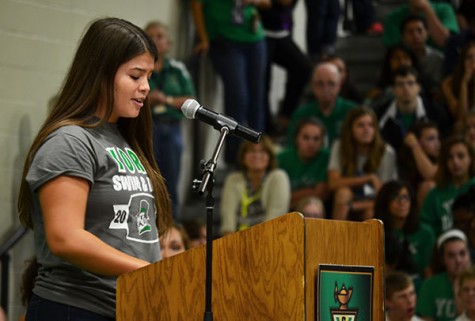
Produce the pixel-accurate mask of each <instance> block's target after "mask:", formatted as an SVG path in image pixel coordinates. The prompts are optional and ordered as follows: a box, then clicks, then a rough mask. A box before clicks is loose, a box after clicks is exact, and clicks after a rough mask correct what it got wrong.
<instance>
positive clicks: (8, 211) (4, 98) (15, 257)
mask: <svg viewBox="0 0 475 321" xmlns="http://www.w3.org/2000/svg"><path fill="white" fill-rule="evenodd" d="M183 2H184V1H181V0H134V1H131V0H130V1H125V0H99V1H90V0H0V44H1V45H0V111H1V114H0V148H1V150H2V152H1V153H0V175H1V177H2V180H1V182H2V184H1V185H0V208H1V209H2V210H1V211H0V244H1V243H3V241H4V240H5V238H6V237H7V236H8V235H9V234H10V233H11V232H12V231H13V229H14V228H15V227H17V226H18V225H19V223H18V220H17V218H16V195H17V192H18V184H19V178H20V176H21V170H22V162H23V159H24V155H25V152H26V150H27V149H28V147H29V144H30V143H31V140H32V138H33V136H34V135H35V133H36V132H37V130H38V128H39V126H40V125H41V123H42V121H43V119H44V117H45V113H46V110H47V106H48V101H49V99H50V98H51V97H52V96H53V95H55V92H56V91H57V89H58V88H59V86H60V85H61V82H62V79H63V77H64V75H65V72H66V70H67V68H68V66H69V64H70V62H71V60H72V55H73V54H74V51H75V48H76V45H77V42H78V39H79V38H80V36H81V34H82V33H83V31H84V29H85V27H86V25H87V24H88V22H89V21H90V20H92V19H94V18H96V17H102V16H117V17H120V18H124V19H127V20H129V21H131V22H133V23H135V24H137V25H139V26H143V25H145V23H146V22H147V21H149V20H152V19H160V20H161V21H163V22H165V23H167V24H169V25H170V31H172V32H173V30H176V29H177V28H176V27H177V24H176V22H175V21H177V19H176V18H175V17H177V16H178V12H179V10H178V8H179V4H180V3H183ZM32 254H33V251H32V236H31V235H29V236H28V237H27V238H26V239H24V241H22V242H21V244H19V246H17V247H16V248H15V249H14V250H13V251H12V252H11V255H12V263H13V264H12V267H11V270H10V285H11V286H10V288H11V293H10V305H9V320H10V321H12V320H18V315H19V313H20V312H22V310H23V309H22V307H21V306H20V304H19V301H18V282H19V277H20V275H21V271H22V270H23V262H24V260H25V259H26V258H28V257H30V256H31V255H32Z"/></svg>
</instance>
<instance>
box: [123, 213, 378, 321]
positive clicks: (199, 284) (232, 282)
mask: <svg viewBox="0 0 475 321" xmlns="http://www.w3.org/2000/svg"><path fill="white" fill-rule="evenodd" d="M382 237H383V235H382V224H381V222H380V221H377V220H372V221H368V222H365V223H356V222H344V221H333V220H320V219H308V218H304V217H303V216H302V215H301V214H299V213H289V214H286V215H283V216H281V217H278V218H276V219H274V220H271V221H268V222H265V223H262V224H258V225H256V226H253V227H251V228H250V229H247V230H244V231H241V232H237V233H233V234H230V235H227V236H225V237H222V238H220V239H217V240H215V241H213V280H212V286H213V289H212V294H213V299H212V310H213V316H214V320H215V321H221V320H226V321H233V320H255V321H262V320H269V321H270V320H272V321H284V320H285V321H289V320H298V321H301V320H307V321H310V320H311V321H314V320H317V317H318V316H319V314H318V313H316V312H315V311H316V306H317V301H318V300H317V296H318V295H316V291H317V289H318V275H319V267H321V266H322V265H330V266H333V265H335V266H340V265H341V266H353V265H354V266H366V267H368V266H370V267H373V268H374V273H373V274H372V276H373V280H374V282H373V284H372V295H373V296H372V297H373V302H372V308H371V316H372V320H374V321H379V320H383V318H384V310H383V308H384V306H383V279H382V278H383V262H384V253H383V239H382ZM205 257H206V252H205V246H201V247H199V248H195V249H191V250H188V251H186V252H184V253H181V254H178V255H176V256H174V257H171V258H168V259H165V260H162V261H160V262H157V263H154V264H151V265H149V266H146V267H144V268H142V269H139V270H137V271H134V272H131V273H127V274H124V275H122V276H120V277H119V279H118V281H117V321H138V320H140V321H152V320H154V321H156V320H173V321H175V320H177V321H180V320H187V321H195V320H196V321H198V320H200V321H201V320H203V315H204V310H205V272H206V266H205ZM320 270H321V269H320ZM348 286H349V285H348ZM340 287H341V285H340ZM340 292H341V291H340ZM342 293H343V292H342ZM324 295H330V296H331V295H333V292H332V293H330V294H327V293H325V294H324ZM353 301H354V300H353ZM351 303H352V301H351V299H350V302H349V304H351ZM336 306H337V307H338V304H337V305H336ZM340 307H341V306H340ZM329 313H330V311H328V313H326V314H324V315H325V317H326V316H328V315H329ZM347 320H348V319H347ZM319 321H325V320H323V319H322V320H319ZM348 321H349V320H348Z"/></svg>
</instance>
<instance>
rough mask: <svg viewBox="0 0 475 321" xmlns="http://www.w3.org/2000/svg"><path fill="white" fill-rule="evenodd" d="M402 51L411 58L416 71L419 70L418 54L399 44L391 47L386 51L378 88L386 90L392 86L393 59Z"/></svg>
mask: <svg viewBox="0 0 475 321" xmlns="http://www.w3.org/2000/svg"><path fill="white" fill-rule="evenodd" d="M397 51H402V52H404V53H405V54H406V55H408V57H409V58H410V60H411V62H412V67H413V68H414V69H416V70H419V60H418V59H417V56H416V54H415V53H414V52H413V51H412V50H411V49H410V48H409V47H408V46H406V45H404V44H402V43H399V44H396V45H393V46H391V47H389V48H388V49H387V50H386V53H385V55H384V59H383V65H382V67H381V72H380V74H379V79H378V83H377V86H378V87H379V88H381V89H384V88H386V87H388V86H390V85H391V82H392V79H393V72H394V70H392V69H391V58H392V56H393V55H394V53H395V52H397Z"/></svg>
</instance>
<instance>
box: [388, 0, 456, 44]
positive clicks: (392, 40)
mask: <svg viewBox="0 0 475 321" xmlns="http://www.w3.org/2000/svg"><path fill="white" fill-rule="evenodd" d="M410 14H418V15H422V16H424V17H425V19H426V21H427V26H428V28H427V29H428V31H429V38H430V44H431V45H433V46H436V47H439V48H442V47H444V45H445V42H446V40H447V38H448V37H449V36H450V34H451V33H457V32H458V31H459V27H458V23H457V17H456V16H455V12H454V9H453V8H452V6H451V5H450V4H448V3H445V2H440V3H438V2H437V3H436V2H430V1H429V0H408V3H407V4H403V5H401V6H400V7H398V8H396V9H394V10H393V11H391V12H390V13H389V14H388V15H387V16H386V19H385V20H384V33H383V43H384V45H385V46H391V45H395V44H397V43H399V42H401V31H400V26H401V24H402V22H403V20H404V18H406V17H407V16H408V15H410Z"/></svg>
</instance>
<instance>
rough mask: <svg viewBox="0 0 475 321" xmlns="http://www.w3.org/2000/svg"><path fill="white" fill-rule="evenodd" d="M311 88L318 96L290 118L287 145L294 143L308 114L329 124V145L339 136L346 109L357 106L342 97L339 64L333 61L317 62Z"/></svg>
mask: <svg viewBox="0 0 475 321" xmlns="http://www.w3.org/2000/svg"><path fill="white" fill-rule="evenodd" d="M311 85H312V92H313V95H314V97H315V100H312V101H310V102H309V103H307V104H305V105H302V106H299V107H298V108H297V109H296V110H295V111H294V112H293V113H292V117H291V118H290V123H289V127H288V133H287V145H288V146H295V139H294V138H295V137H296V131H297V125H298V123H299V121H300V120H302V119H304V118H308V117H316V118H318V119H320V120H321V121H322V122H323V124H324V125H325V128H326V137H325V141H324V146H325V147H328V148H329V147H330V146H331V145H332V143H333V142H334V141H335V139H336V138H338V137H339V136H340V129H341V125H342V123H343V120H344V118H345V115H346V113H347V112H348V111H349V110H351V109H353V108H354V107H356V105H357V104H356V103H355V102H352V101H350V100H346V99H343V98H341V97H340V95H339V94H340V89H341V75H340V72H339V71H338V68H337V67H336V66H335V65H334V64H332V63H330V62H324V63H320V64H318V65H317V66H316V67H315V69H314V71H313V74H312V79H311Z"/></svg>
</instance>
